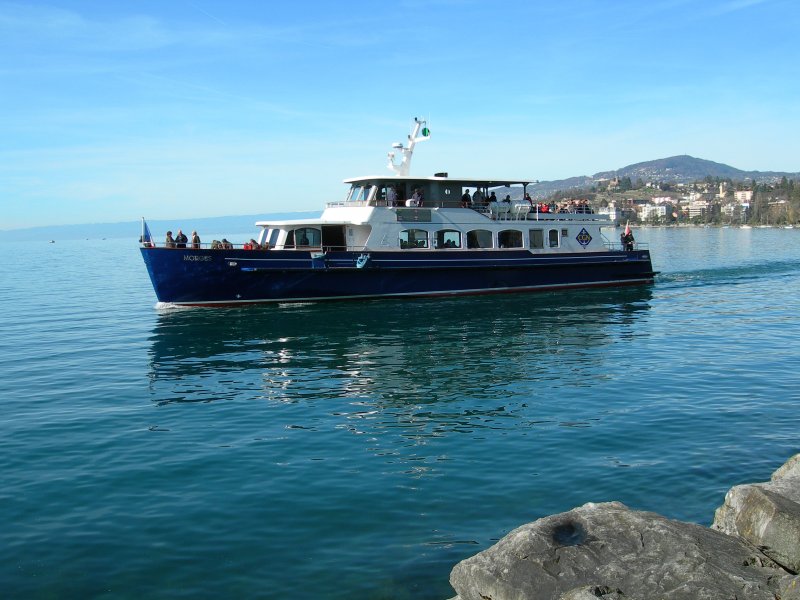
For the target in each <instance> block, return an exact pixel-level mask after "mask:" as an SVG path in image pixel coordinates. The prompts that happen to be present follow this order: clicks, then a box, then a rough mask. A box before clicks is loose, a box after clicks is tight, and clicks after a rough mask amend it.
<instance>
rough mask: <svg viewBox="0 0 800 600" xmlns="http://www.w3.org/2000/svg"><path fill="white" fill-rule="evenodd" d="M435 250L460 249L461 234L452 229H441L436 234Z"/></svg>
mask: <svg viewBox="0 0 800 600" xmlns="http://www.w3.org/2000/svg"><path fill="white" fill-rule="evenodd" d="M436 247H437V248H461V233H459V232H458V231H455V230H453V229H442V230H440V231H437V232H436Z"/></svg>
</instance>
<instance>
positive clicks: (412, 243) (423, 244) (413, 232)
mask: <svg viewBox="0 0 800 600" xmlns="http://www.w3.org/2000/svg"><path fill="white" fill-rule="evenodd" d="M400 247H401V248H427V247H428V232H427V231H425V230H424V229H404V230H403V231H401V232H400Z"/></svg>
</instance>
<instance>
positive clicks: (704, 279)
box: [656, 260, 800, 288]
mask: <svg viewBox="0 0 800 600" xmlns="http://www.w3.org/2000/svg"><path fill="white" fill-rule="evenodd" d="M798 274H800V266H799V265H798V263H797V262H796V261H790V260H784V261H777V262H766V263H751V264H746V265H737V266H734V267H715V268H710V269H698V270H696V271H677V272H674V273H662V274H661V275H659V276H657V277H656V284H657V285H665V286H668V287H680V288H687V287H704V286H709V285H741V284H748V283H752V282H754V281H769V280H771V279H782V278H784V277H786V276H787V275H789V276H792V275H798Z"/></svg>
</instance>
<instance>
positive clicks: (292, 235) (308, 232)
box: [284, 227, 322, 248]
mask: <svg viewBox="0 0 800 600" xmlns="http://www.w3.org/2000/svg"><path fill="white" fill-rule="evenodd" d="M284 245H285V246H286V247H287V248H291V247H292V246H294V247H295V248H308V247H309V246H312V247H317V248H318V247H319V246H321V245H322V235H321V233H320V230H319V229H316V228H314V227H298V228H297V229H294V230H293V231H290V232H289V235H287V236H286V244H284Z"/></svg>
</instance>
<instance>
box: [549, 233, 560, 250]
mask: <svg viewBox="0 0 800 600" xmlns="http://www.w3.org/2000/svg"><path fill="white" fill-rule="evenodd" d="M547 235H548V238H549V241H550V247H551V248H558V229H551V230H550V231H548V232H547Z"/></svg>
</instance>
